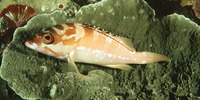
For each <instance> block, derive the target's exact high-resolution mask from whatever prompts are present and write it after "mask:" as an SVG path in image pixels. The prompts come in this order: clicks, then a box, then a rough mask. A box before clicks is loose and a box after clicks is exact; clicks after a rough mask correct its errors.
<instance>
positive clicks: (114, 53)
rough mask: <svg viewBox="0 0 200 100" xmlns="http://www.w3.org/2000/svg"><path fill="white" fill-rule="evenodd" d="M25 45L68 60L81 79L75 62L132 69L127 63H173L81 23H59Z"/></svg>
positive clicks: (126, 40) (39, 33) (121, 38)
mask: <svg viewBox="0 0 200 100" xmlns="http://www.w3.org/2000/svg"><path fill="white" fill-rule="evenodd" d="M25 45H26V46H27V47H29V48H31V49H33V50H36V51H38V52H40V53H43V54H45V55H48V56H53V57H55V58H58V59H62V60H67V61H68V64H69V65H70V66H72V67H73V71H74V72H76V73H77V74H79V75H80V76H81V75H82V74H81V73H80V72H79V70H78V68H77V66H76V64H75V62H79V63H89V64H95V65H100V66H105V67H110V68H117V69H124V70H129V69H132V66H131V65H128V64H148V63H153V62H159V61H164V62H169V61H170V59H169V58H168V57H167V56H164V55H161V54H157V53H153V52H136V50H135V48H133V42H132V41H131V40H130V39H128V38H125V37H117V36H114V35H111V34H109V33H107V32H105V31H103V30H101V29H98V28H96V27H93V26H90V25H86V24H81V23H66V24H60V25H56V26H53V27H50V28H47V29H43V30H40V31H39V32H38V33H36V35H35V36H33V37H32V38H31V39H29V40H28V41H26V42H25ZM82 76H84V75H82Z"/></svg>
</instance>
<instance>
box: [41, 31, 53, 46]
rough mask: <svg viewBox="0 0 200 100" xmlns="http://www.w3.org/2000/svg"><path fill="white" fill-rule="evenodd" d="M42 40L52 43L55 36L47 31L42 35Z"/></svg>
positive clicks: (45, 42)
mask: <svg viewBox="0 0 200 100" xmlns="http://www.w3.org/2000/svg"><path fill="white" fill-rule="evenodd" d="M42 42H43V43H44V44H51V43H53V42H54V37H53V35H52V34H51V33H46V34H43V35H42Z"/></svg>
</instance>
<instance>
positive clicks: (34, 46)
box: [25, 41, 38, 49]
mask: <svg viewBox="0 0 200 100" xmlns="http://www.w3.org/2000/svg"><path fill="white" fill-rule="evenodd" d="M25 46H27V47H29V48H31V49H36V48H37V47H38V45H37V44H35V43H33V41H26V42H25Z"/></svg>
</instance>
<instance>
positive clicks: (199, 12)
mask: <svg viewBox="0 0 200 100" xmlns="http://www.w3.org/2000/svg"><path fill="white" fill-rule="evenodd" d="M192 9H193V10H194V12H195V16H196V17H197V18H199V19H200V0H196V2H195V5H194V6H193V7H192Z"/></svg>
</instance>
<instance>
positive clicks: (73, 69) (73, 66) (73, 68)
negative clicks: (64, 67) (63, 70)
mask: <svg viewBox="0 0 200 100" xmlns="http://www.w3.org/2000/svg"><path fill="white" fill-rule="evenodd" d="M67 60H68V65H69V71H71V72H75V73H77V75H78V76H79V77H81V78H84V77H85V75H83V74H81V73H80V72H79V70H78V68H77V66H76V64H75V63H74V61H73V59H72V57H71V56H70V53H68V59H67Z"/></svg>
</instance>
